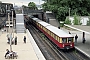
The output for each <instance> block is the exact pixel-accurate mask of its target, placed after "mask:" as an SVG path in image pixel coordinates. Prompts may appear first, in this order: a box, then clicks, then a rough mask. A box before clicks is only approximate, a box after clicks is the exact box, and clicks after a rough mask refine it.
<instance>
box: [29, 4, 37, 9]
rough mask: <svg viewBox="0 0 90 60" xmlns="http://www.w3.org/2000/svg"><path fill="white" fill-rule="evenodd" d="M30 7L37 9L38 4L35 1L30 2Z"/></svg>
mask: <svg viewBox="0 0 90 60" xmlns="http://www.w3.org/2000/svg"><path fill="white" fill-rule="evenodd" d="M28 7H29V8H30V9H33V10H36V9H37V7H36V4H35V3H34V2H30V3H29V4H28Z"/></svg>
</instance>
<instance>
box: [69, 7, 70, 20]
mask: <svg viewBox="0 0 90 60" xmlns="http://www.w3.org/2000/svg"><path fill="white" fill-rule="evenodd" d="M69 19H70V8H69Z"/></svg>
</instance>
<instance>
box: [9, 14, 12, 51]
mask: <svg viewBox="0 0 90 60" xmlns="http://www.w3.org/2000/svg"><path fill="white" fill-rule="evenodd" d="M8 21H9V38H10V51H12V44H11V39H12V37H11V32H10V14H9V13H8Z"/></svg>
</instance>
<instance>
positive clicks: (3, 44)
mask: <svg viewBox="0 0 90 60" xmlns="http://www.w3.org/2000/svg"><path fill="white" fill-rule="evenodd" d="M14 36H17V42H18V43H17V45H12V50H13V51H15V52H17V54H18V57H17V59H10V60H38V58H37V56H36V54H35V51H34V49H33V47H32V45H31V43H30V40H29V38H28V37H27V34H25V33H18V34H14ZM24 36H26V38H27V39H26V40H27V42H26V44H25V43H24V42H23V38H24ZM6 49H9V50H10V45H9V44H7V33H3V34H0V60H8V59H5V57H4V55H5V52H6Z"/></svg>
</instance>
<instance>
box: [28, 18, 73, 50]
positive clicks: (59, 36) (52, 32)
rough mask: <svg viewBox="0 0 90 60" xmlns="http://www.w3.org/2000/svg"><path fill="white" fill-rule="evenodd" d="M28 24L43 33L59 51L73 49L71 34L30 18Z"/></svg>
mask: <svg viewBox="0 0 90 60" xmlns="http://www.w3.org/2000/svg"><path fill="white" fill-rule="evenodd" d="M30 22H31V23H32V24H33V25H34V26H36V27H37V28H38V29H39V30H40V31H41V32H43V33H44V34H45V35H46V36H47V37H48V38H49V39H50V40H51V41H52V42H53V43H55V44H56V45H57V46H58V47H59V48H60V49H72V48H74V37H73V36H72V35H71V34H69V33H66V32H65V31H63V30H61V29H58V28H57V27H55V26H52V25H50V24H48V23H46V22H44V21H42V20H40V19H38V18H35V17H32V18H30Z"/></svg>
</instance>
